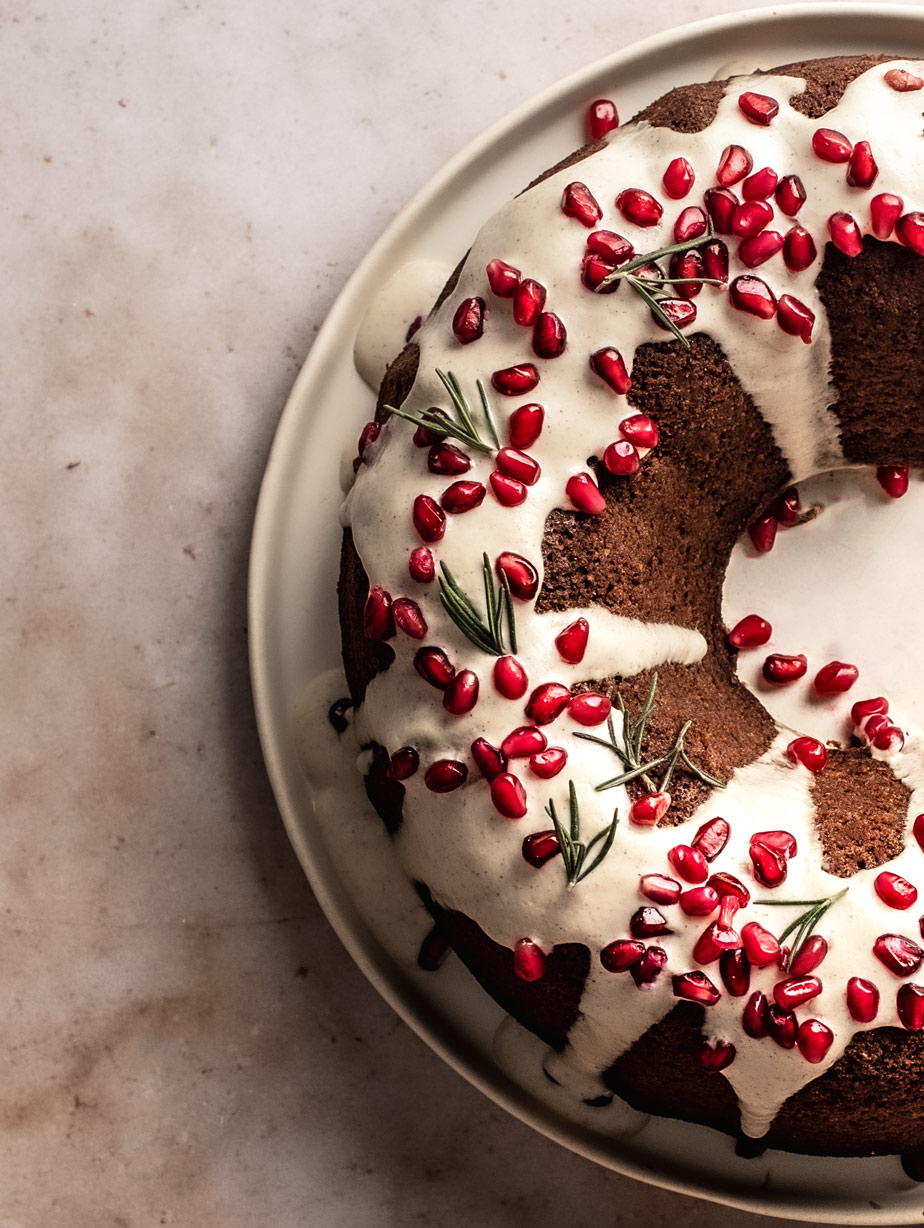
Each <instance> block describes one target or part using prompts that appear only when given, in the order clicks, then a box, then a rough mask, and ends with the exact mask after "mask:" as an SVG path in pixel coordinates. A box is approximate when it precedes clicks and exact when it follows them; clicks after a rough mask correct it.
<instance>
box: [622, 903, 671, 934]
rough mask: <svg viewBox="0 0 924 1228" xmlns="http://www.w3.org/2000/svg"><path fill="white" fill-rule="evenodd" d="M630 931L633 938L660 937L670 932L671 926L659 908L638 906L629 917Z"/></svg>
mask: <svg viewBox="0 0 924 1228" xmlns="http://www.w3.org/2000/svg"><path fill="white" fill-rule="evenodd" d="M629 933H630V934H631V935H632V937H633V938H658V937H659V936H660V935H661V934H670V933H671V927H670V926H669V925H668V924H667V918H666V917H665V916H664V914H663V913H662V912H661V911H660V910H659V909H657V908H652V907H650V906H645V907H642V908H637V909H636V910H635V912H634V913H633V914H632V916H631V917H630V918H629Z"/></svg>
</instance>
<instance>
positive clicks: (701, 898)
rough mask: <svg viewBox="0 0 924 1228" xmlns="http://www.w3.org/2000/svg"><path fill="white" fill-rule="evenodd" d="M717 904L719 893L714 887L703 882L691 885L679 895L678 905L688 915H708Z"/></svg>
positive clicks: (713, 910)
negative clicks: (697, 885) (699, 884)
mask: <svg viewBox="0 0 924 1228" xmlns="http://www.w3.org/2000/svg"><path fill="white" fill-rule="evenodd" d="M718 906H719V894H718V892H717V891H716V889H715V888H714V887H710V886H709V885H708V884H704V885H703V886H702V887H691V888H690V889H689V891H685V892H684V893H683V895H682V896H681V897H680V907H681V908H682V909H683V911H684V912H685V913H686V914H687V916H688V917H708V916H710V915H711V914H712V913H714V912H715V910H716V909H717V908H718Z"/></svg>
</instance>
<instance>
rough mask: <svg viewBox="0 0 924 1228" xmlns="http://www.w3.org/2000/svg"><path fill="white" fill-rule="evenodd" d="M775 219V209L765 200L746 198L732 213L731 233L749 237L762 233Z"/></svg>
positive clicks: (745, 237) (743, 237)
mask: <svg viewBox="0 0 924 1228" xmlns="http://www.w3.org/2000/svg"><path fill="white" fill-rule="evenodd" d="M772 221H773V210H772V209H771V207H770V206H769V205H768V204H767V202H766V201H765V200H746V201H744V203H743V204H740V205H738V206H737V208H736V209H735V212H734V213H733V214H732V219H731V233H732V234H733V235H738V237H739V238H742V239H749V238H750V237H751V236H752V235H757V234H760V232H761V231H762V230H764V229H765V227H767V226H769V224H770V222H772Z"/></svg>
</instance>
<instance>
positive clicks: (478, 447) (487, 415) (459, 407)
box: [385, 368, 500, 455]
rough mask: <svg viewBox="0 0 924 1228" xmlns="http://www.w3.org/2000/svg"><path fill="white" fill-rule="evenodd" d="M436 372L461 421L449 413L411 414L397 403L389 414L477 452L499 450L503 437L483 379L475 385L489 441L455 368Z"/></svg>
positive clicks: (388, 407)
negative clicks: (499, 433) (499, 431)
mask: <svg viewBox="0 0 924 1228" xmlns="http://www.w3.org/2000/svg"><path fill="white" fill-rule="evenodd" d="M436 374H437V375H438V376H439V378H440V382H441V383H442V385H443V387H444V388H445V389H446V391H447V393H448V394H449V400H450V401H451V402H452V407H453V409H454V410H455V413H456V419H457V420H456V419H453V418H451V417H450V416H449V415H448V414H447V416H446V417H445V418H425V417H423V415H422V414H411V413H408V411H407V410H406V409H398V408H397V407H396V406H394V405H386V406H385V408H386V409H387V410H388V412H389V413H392V414H397V416H398V417H399V418H404V419H405V421H407V422H413V423H414V425H415V426H422V427H423V428H424V429H425V430H428V431H433V432H434V433H435V434H439V435H451V436H452V437H453V438H454V439H459V440H461V441H462V443H464V444H466V445H467V446H468V447H469V448H474V449H475V451H476V452H487V453H488V454H489V455H490V454H491V453H492V452H496V451H497V450H498V449H499V448H500V440H499V438H498V435H497V425H496V423H495V421H494V415H493V414H492V413H491V406H490V404H489V402H488V394H487V392H486V391H485V387H484V384H483V383H482V381H481V380H480V379H479V380H476V381H475V386H476V387H477V389H478V397H479V400H480V401H481V412H482V414H483V415H484V420H485V424H486V426H487V435H488V440H485V439H483V438H482V435H481V431H480V430H479V428H478V426H477V425H476V424H475V419H474V416H473V414H472V408H471V406H470V405H469V403H468V400H467V399H466V396H465V393H464V392H463V391H462V385H461V384H460V383H459V381H458V379H457V378H456V376H455V375H453V373H452V372H451V371H450V372H448V373H447V372H445V371H440V370H439V369H438V368H437V371H436Z"/></svg>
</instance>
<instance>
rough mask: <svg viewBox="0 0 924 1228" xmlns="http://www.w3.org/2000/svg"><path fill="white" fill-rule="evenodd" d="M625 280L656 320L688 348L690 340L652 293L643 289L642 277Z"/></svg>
mask: <svg viewBox="0 0 924 1228" xmlns="http://www.w3.org/2000/svg"><path fill="white" fill-rule="evenodd" d="M626 280H627V281H628V283H629V285H630V286H631V287H632V289H633V290H635V291H636V293H638V294H639V295H641V297H642V298H643V299H644V300H645V302H646V303H647V304H648V306H649V307H650V308H651V311H652V314H653V315H654V316H655V317H656V318H657V319H658V320H660V321H661V323H662V324H663V325H664V327H665V328H667V329H669V330H670V331H671V332H672V333H673V334H674V336H675V337H676V338H677V340H678V341H680V342H681V343H682V344H683V345H684V346H686V348H687V349H689V348H690V342H689V341H688V340H687V338H686V337H685V336H684V335H683V333H682V332H681V331H680V329H679V328H678V327H677V325H676V324H675V323H674V321H673V320H672V319H671V318H670V316H669V315H668V314H667V312H666V311H665V310H664V308H663V307H662V306H661V304H660V303H659V302H658V300H657V299H656V298H655V296H654V295H653V294H649V293H648V291H647V290H646V289H645V287H644V285H643V284H642V279H641V278H640V277H628V278H626Z"/></svg>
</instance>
